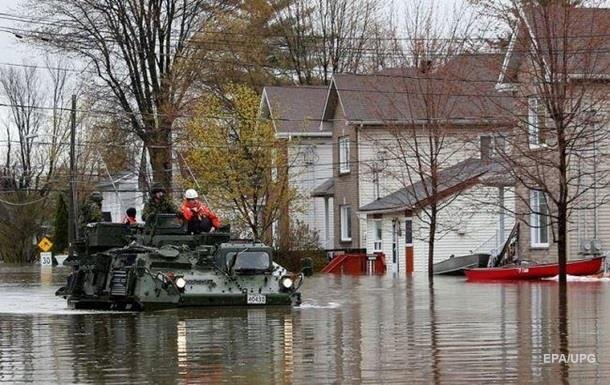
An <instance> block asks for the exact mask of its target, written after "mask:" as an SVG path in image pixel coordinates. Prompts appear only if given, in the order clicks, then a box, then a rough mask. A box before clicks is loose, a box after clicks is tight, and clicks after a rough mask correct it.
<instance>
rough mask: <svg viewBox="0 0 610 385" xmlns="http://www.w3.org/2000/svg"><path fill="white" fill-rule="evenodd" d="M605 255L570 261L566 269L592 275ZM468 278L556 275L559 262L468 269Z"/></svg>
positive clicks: (492, 279)
mask: <svg viewBox="0 0 610 385" xmlns="http://www.w3.org/2000/svg"><path fill="white" fill-rule="evenodd" d="M604 258H605V257H603V256H601V257H594V258H587V259H578V260H575V261H568V263H567V264H566V270H567V273H568V274H569V275H592V274H595V273H597V272H599V271H600V269H601V267H602V262H603V261H604ZM465 273H466V280H468V281H500V280H502V281H505V280H524V279H526V280H529V279H540V278H548V277H554V276H556V275H558V274H559V264H557V263H544V264H540V265H529V266H508V267H488V268H485V267H484V268H475V269H466V270H465Z"/></svg>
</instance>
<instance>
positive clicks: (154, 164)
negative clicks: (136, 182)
mask: <svg viewBox="0 0 610 385" xmlns="http://www.w3.org/2000/svg"><path fill="white" fill-rule="evenodd" d="M145 145H146V148H147V149H148V154H149V155H150V165H151V168H152V173H153V181H154V183H161V184H162V185H163V186H164V187H165V188H166V189H167V191H168V192H171V190H172V143H171V131H170V130H162V132H160V133H159V134H158V135H155V136H154V137H153V138H150V139H149V140H147V141H146V143H145Z"/></svg>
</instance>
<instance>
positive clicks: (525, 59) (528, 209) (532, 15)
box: [496, 7, 610, 261]
mask: <svg viewBox="0 0 610 385" xmlns="http://www.w3.org/2000/svg"><path fill="white" fill-rule="evenodd" d="M520 16H521V17H520V21H519V24H518V25H517V29H516V31H515V33H514V34H513V36H512V39H511V42H510V46H509V49H508V51H507V54H506V57H505V58H504V62H503V66H502V70H501V73H500V76H499V81H498V84H497V86H496V88H497V89H498V90H499V91H501V92H503V93H505V94H510V95H513V96H514V107H513V110H514V111H516V114H515V115H516V116H518V117H519V120H520V122H519V126H518V127H519V128H518V129H517V130H516V132H518V133H520V134H519V135H520V136H521V137H523V138H525V140H524V141H523V143H521V144H514V146H516V147H519V151H523V152H524V154H525V155H526V156H527V155H529V154H533V155H532V156H531V159H532V160H533V161H534V162H535V159H536V155H535V154H536V152H542V151H551V150H552V149H553V148H554V146H555V145H556V142H554V141H555V140H556V139H555V138H554V137H553V135H554V133H555V131H554V130H553V126H552V124H553V123H552V119H551V118H550V113H549V111H548V108H547V107H546V105H547V104H546V103H548V102H545V98H546V99H547V100H549V99H551V97H552V95H550V94H546V95H544V94H543V95H541V94H540V92H541V90H544V87H543V86H541V85H540V79H542V78H541V76H540V74H539V73H537V72H536V71H537V70H538V69H539V66H538V65H533V64H532V63H536V61H537V60H541V61H542V62H543V65H544V66H546V68H547V70H548V74H546V75H545V79H546V81H547V82H549V83H551V78H555V79H565V80H566V81H567V82H569V85H570V86H569V87H570V88H569V89H572V90H574V91H573V92H574V95H578V99H580V97H581V96H582V100H583V101H582V103H583V104H582V105H581V107H568V110H570V108H573V109H574V110H573V111H570V113H572V114H573V115H574V116H576V117H577V119H587V122H586V123H583V124H582V125H583V128H582V129H578V130H590V132H592V133H595V132H596V133H597V134H594V135H597V137H598V138H599V139H598V140H589V139H588V140H587V141H588V142H589V143H588V144H587V145H586V146H582V147H580V148H576V149H574V150H572V153H571V154H572V156H570V159H571V160H572V162H571V163H570V164H569V172H568V173H569V177H571V178H573V180H575V182H574V183H573V184H572V185H571V189H572V190H571V191H572V192H571V193H570V194H573V195H577V193H576V192H575V191H577V189H582V190H583V191H584V192H583V194H582V195H580V196H578V197H577V199H575V200H574V202H573V203H572V204H571V205H570V207H571V209H572V212H571V215H570V217H569V223H568V239H567V242H568V247H567V250H568V259H577V258H581V257H582V255H583V254H590V253H606V252H607V251H608V250H610V204H608V203H607V198H608V196H610V187H609V186H608V180H607V175H606V174H607V172H608V170H609V169H610V167H609V166H610V165H609V160H608V158H607V156H606V155H605V154H608V150H609V149H610V148H608V142H607V140H608V128H609V127H608V120H609V114H608V107H609V106H610V105H609V103H608V101H609V96H608V95H610V85H609V83H608V81H609V80H610V56H609V55H608V51H609V50H610V39H608V36H609V35H610V9H608V8H605V9H602V8H577V7H568V8H562V7H554V8H550V7H549V8H541V7H539V8H535V9H529V10H528V9H524V10H523V11H522V13H521V15H520ZM549 31H551V32H552V33H553V35H554V36H555V38H554V40H550V39H549ZM564 50H565V51H564ZM549 55H557V57H559V60H555V58H553V57H552V56H549ZM564 59H565V60H564ZM557 62H559V63H558V64H557ZM558 67H559V69H558ZM562 68H563V69H562ZM554 81H556V82H557V81H563V80H554ZM600 98H601V99H600ZM574 100H576V97H574ZM575 103H580V100H579V101H577V102H575ZM586 103H590V104H591V105H594V106H595V107H594V108H593V109H591V111H586V110H585V108H584V107H582V106H583V105H584V104H586ZM589 113H590V114H591V116H592V118H591V119H590V120H589V119H588V115H589ZM585 125H590V127H589V128H587V127H584V126H585ZM578 159H581V160H582V159H586V161H583V162H579V160H578ZM538 166H540V167H541V168H540V171H539V172H538V173H537V175H536V177H538V178H539V179H540V180H541V183H544V184H546V185H551V186H552V185H553V180H552V178H553V176H552V175H553V172H552V171H551V170H549V169H548V168H545V167H544V166H543V165H542V163H541V162H538ZM579 175H582V177H579ZM523 179H524V181H523V182H520V183H517V190H516V192H517V199H516V212H517V214H518V218H519V220H520V222H521V224H522V226H520V232H519V255H520V256H521V257H523V258H526V259H537V260H545V259H548V260H550V261H555V260H556V258H557V243H556V240H557V226H556V225H553V226H552V225H550V222H551V219H550V218H549V217H548V216H546V214H547V213H549V212H551V213H553V212H554V211H553V210H554V209H553V208H552V205H551V204H550V202H549V199H548V197H547V196H546V195H545V193H543V192H541V191H538V190H536V189H535V188H534V187H535V186H534V184H535V183H534V182H533V181H532V179H534V178H533V177H530V176H529V175H523ZM525 179H527V180H525ZM549 179H550V180H549ZM585 190H586V191H585Z"/></svg>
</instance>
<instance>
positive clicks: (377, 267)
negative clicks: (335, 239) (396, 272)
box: [322, 253, 386, 275]
mask: <svg viewBox="0 0 610 385" xmlns="http://www.w3.org/2000/svg"><path fill="white" fill-rule="evenodd" d="M322 272H323V273H338V274H354V275H363V274H385V272H386V264H385V255H384V254H383V253H375V254H365V253H345V254H338V255H336V256H335V257H334V258H333V259H332V260H331V261H330V262H329V263H328V265H326V266H325V267H324V268H323V269H322Z"/></svg>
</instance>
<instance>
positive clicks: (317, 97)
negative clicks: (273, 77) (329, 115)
mask: <svg viewBox="0 0 610 385" xmlns="http://www.w3.org/2000/svg"><path fill="white" fill-rule="evenodd" d="M327 93H328V87H327V86H298V87H297V86H267V87H265V88H264V90H263V103H265V108H266V109H267V113H268V114H270V115H271V117H272V118H274V119H276V120H275V121H274V122H275V128H276V129H277V132H278V133H280V134H294V135H298V134H303V133H309V134H312V133H318V132H320V118H321V117H322V110H323V108H324V101H325V100H326V94H327ZM264 112H265V111H263V113H264Z"/></svg>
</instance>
